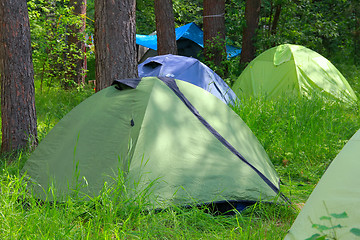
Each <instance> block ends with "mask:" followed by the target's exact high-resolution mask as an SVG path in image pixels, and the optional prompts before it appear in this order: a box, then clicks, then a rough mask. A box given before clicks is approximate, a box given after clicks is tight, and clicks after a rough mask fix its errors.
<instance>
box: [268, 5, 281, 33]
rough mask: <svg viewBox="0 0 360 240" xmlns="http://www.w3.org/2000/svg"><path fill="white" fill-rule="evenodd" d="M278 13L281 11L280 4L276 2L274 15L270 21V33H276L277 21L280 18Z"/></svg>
mask: <svg viewBox="0 0 360 240" xmlns="http://www.w3.org/2000/svg"><path fill="white" fill-rule="evenodd" d="M280 13H281V4H278V5H276V6H275V16H274V20H273V22H272V25H271V30H270V32H271V34H272V35H275V34H276V30H277V25H278V22H279V19H280Z"/></svg>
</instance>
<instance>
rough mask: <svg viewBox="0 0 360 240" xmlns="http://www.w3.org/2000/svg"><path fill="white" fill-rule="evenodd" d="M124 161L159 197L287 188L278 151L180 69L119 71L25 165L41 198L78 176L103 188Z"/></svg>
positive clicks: (183, 199) (86, 186) (88, 186)
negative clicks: (148, 73)
mask: <svg viewBox="0 0 360 240" xmlns="http://www.w3.org/2000/svg"><path fill="white" fill-rule="evenodd" d="M118 169H120V170H121V171H123V172H125V174H126V179H127V181H126V183H127V184H132V183H134V182H136V183H137V188H138V189H139V190H141V189H146V188H147V187H148V186H149V185H152V187H151V193H152V194H151V196H152V197H151V199H150V201H151V203H152V204H153V206H154V207H161V206H166V205H167V204H178V205H188V204H194V203H209V202H217V201H236V202H242V201H244V202H249V201H252V202H254V201H258V200H260V199H261V200H264V201H272V200H273V198H274V197H276V196H277V195H278V193H279V178H278V176H277V173H276V172H275V170H274V168H273V165H272V163H271V161H270V160H269V158H268V156H267V154H266V152H265V151H264V149H263V147H262V146H261V144H260V143H259V142H258V140H257V139H256V137H255V136H254V134H253V133H252V132H251V130H250V129H249V128H248V127H247V125H246V124H245V123H244V122H243V121H242V120H241V118H240V117H239V116H238V115H236V114H235V113H234V112H233V111H232V110H231V108H229V107H228V106H227V105H225V104H224V103H223V102H222V101H221V100H219V99H217V98H216V97H214V96H213V95H211V94H210V93H208V92H207V91H205V90H203V89H201V88H199V87H197V86H194V85H192V84H190V83H187V82H184V81H179V80H174V79H172V78H157V77H146V78H141V79H124V80H119V81H116V82H115V84H114V85H113V86H111V87H108V88H106V89H104V90H102V91H100V92H98V93H96V94H94V95H93V96H91V97H90V98H88V99H87V100H85V101H84V102H82V103H81V104H79V105H78V106H77V107H76V108H74V109H73V110H72V111H71V112H70V113H68V114H67V115H66V116H65V117H64V118H63V119H62V120H61V121H60V122H59V123H58V124H57V125H56V126H55V127H54V128H53V129H52V130H51V131H50V132H49V134H48V135H47V136H46V137H45V138H44V139H43V140H42V142H41V143H40V145H39V146H38V147H37V148H36V150H35V151H34V152H33V153H32V155H31V156H30V158H29V159H28V161H27V162H26V164H25V166H24V168H23V171H24V172H27V176H29V177H30V179H31V181H32V182H33V183H34V185H33V191H34V193H35V194H36V195H37V197H38V198H40V199H49V200H56V201H61V199H63V197H64V196H66V195H69V194H71V192H72V189H76V187H77V186H78V185H79V184H80V185H82V186H83V187H82V188H81V191H82V192H84V194H87V195H89V196H96V195H98V194H99V192H100V191H101V190H102V188H103V186H104V183H105V182H107V184H108V185H111V184H114V180H113V179H116V178H117V173H118ZM74 179H77V180H78V181H79V182H80V183H79V182H77V183H76V182H74ZM154 182H155V184H152V183H154ZM53 186H54V188H53ZM130 187H131V186H129V188H130ZM53 189H55V190H53ZM47 192H54V193H52V194H47ZM54 196H55V197H56V199H54V198H53V197H54Z"/></svg>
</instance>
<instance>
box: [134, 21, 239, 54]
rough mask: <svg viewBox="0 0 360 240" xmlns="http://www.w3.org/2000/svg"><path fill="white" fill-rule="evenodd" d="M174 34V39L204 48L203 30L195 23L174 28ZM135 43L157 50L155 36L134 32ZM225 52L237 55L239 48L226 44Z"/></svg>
mask: <svg viewBox="0 0 360 240" xmlns="http://www.w3.org/2000/svg"><path fill="white" fill-rule="evenodd" d="M175 34H176V40H179V39H180V38H185V39H189V40H191V41H193V42H194V43H196V44H198V45H199V46H200V47H202V48H204V34H203V31H202V30H201V29H200V28H199V27H198V26H197V25H196V24H195V23H188V24H186V25H184V26H181V27H178V28H176V29H175ZM136 44H138V45H142V46H144V47H147V48H150V49H153V50H157V36H156V35H141V34H136ZM226 52H227V57H228V58H232V57H235V56H237V55H239V54H240V53H241V49H239V48H236V47H234V46H230V45H227V46H226Z"/></svg>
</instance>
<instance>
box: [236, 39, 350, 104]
mask: <svg viewBox="0 0 360 240" xmlns="http://www.w3.org/2000/svg"><path fill="white" fill-rule="evenodd" d="M232 89H233V91H234V92H235V94H236V95H237V96H239V97H240V96H244V95H245V96H255V97H258V96H267V97H270V98H272V97H276V96H279V95H283V94H285V95H290V96H301V95H304V96H307V97H312V96H319V97H322V98H325V99H329V100H336V101H340V102H343V103H345V104H353V103H355V102H356V101H357V97H356V95H355V93H354V91H353V90H352V88H351V86H350V85H349V83H348V82H347V81H346V79H345V78H344V76H343V75H342V74H341V73H340V72H339V71H338V70H337V69H336V68H335V66H334V65H333V64H332V63H331V62H330V61H328V60H327V59H326V58H324V57H323V56H321V55H320V54H318V53H316V52H314V51H312V50H310V49H308V48H306V47H303V46H299V45H291V44H284V45H280V46H277V47H274V48H271V49H269V50H267V51H265V52H263V53H262V54H260V55H259V56H258V57H256V58H255V59H254V60H253V61H252V62H250V63H249V65H248V66H247V67H246V68H245V69H244V71H243V72H242V73H241V75H240V76H239V78H238V79H237V80H236V81H235V83H234V85H233V88H232Z"/></svg>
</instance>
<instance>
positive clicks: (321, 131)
mask: <svg viewBox="0 0 360 240" xmlns="http://www.w3.org/2000/svg"><path fill="white" fill-rule="evenodd" d="M358 72H359V71H358ZM350 77H351V76H350ZM355 78H356V77H355V75H353V78H351V80H350V81H349V82H351V83H352V84H355V85H356V84H357V85H356V86H355V87H354V89H358V86H360V84H359V83H357V82H356V81H355V80H356V79H355ZM357 80H358V79H357ZM359 89H360V88H359ZM91 94H92V91H91V89H87V90H83V91H76V90H73V91H63V90H61V89H57V88H52V89H44V90H43V92H42V93H40V92H38V91H37V92H36V106H37V116H38V131H39V136H40V139H42V138H43V137H44V136H45V135H46V134H47V133H48V132H49V131H50V129H51V128H52V127H53V126H54V125H55V124H56V123H57V122H58V121H59V120H60V119H61V118H62V117H63V116H64V115H65V114H66V113H67V112H69V111H70V110H71V109H72V108H73V107H75V106H76V105H77V104H78V103H80V102H81V101H82V100H83V99H85V98H86V97H88V96H90V95H91ZM234 111H235V112H237V113H238V114H239V115H240V116H241V118H242V119H243V120H244V121H245V122H246V123H247V125H248V126H249V127H250V129H251V130H252V131H253V132H254V134H255V135H256V137H257V138H258V139H259V141H260V142H261V144H262V145H263V146H264V148H265V150H266V151H267V153H268V154H269V156H270V158H271V160H272V161H273V164H274V166H275V168H276V170H277V171H278V173H279V175H280V177H281V179H282V182H283V183H284V184H283V185H282V186H281V189H282V191H283V192H284V193H285V195H286V196H288V197H289V198H290V200H291V201H292V202H294V203H304V202H305V201H306V199H307V197H308V196H309V194H310V193H311V191H312V189H313V188H314V186H315V184H316V183H317V182H318V180H319V179H320V177H321V176H322V174H323V173H324V171H325V170H326V168H327V166H328V165H329V164H330V163H331V161H332V160H333V159H334V158H335V156H336V155H337V154H338V152H339V151H340V150H341V149H342V147H343V146H344V145H345V144H346V142H347V141H348V140H349V138H350V137H351V136H352V135H353V134H354V133H355V132H356V131H357V130H358V129H359V128H360V119H359V117H358V116H359V109H358V107H352V108H345V107H343V106H341V105H339V104H334V103H330V102H324V101H322V100H320V99H312V100H309V99H306V98H294V99H289V98H285V97H283V98H279V99H278V100H276V101H275V100H273V101H269V100H268V99H264V98H260V99H243V100H242V104H240V105H239V106H238V107H236V108H234ZM28 155H29V153H28V152H27V151H24V152H21V153H14V154H13V155H11V156H7V157H2V158H0V162H1V165H0V167H1V168H0V171H1V172H0V239H282V238H283V237H284V236H285V235H286V232H287V230H288V229H289V228H290V226H291V224H292V222H293V221H294V220H295V218H296V216H297V214H298V210H294V209H293V208H291V207H289V206H286V205H269V204H260V203H259V204H256V205H255V206H253V207H250V208H249V209H247V210H245V211H244V212H243V213H241V214H237V215H235V216H214V215H211V214H207V213H206V211H205V210H206V209H199V208H192V209H182V208H178V207H176V206H174V207H173V208H170V209H165V210H163V211H161V212H158V213H154V212H144V211H143V209H144V207H145V206H146V194H145V193H144V194H140V195H139V196H138V197H137V198H133V197H131V196H127V195H124V194H121V196H122V197H121V198H118V197H116V196H119V194H118V193H119V192H121V190H122V189H123V185H122V183H121V181H119V185H118V186H116V187H114V188H110V189H106V191H103V193H102V194H101V195H100V196H98V197H97V198H95V199H92V200H91V201H88V202H85V203H84V202H83V201H82V200H81V199H77V198H76V197H73V198H70V197H69V198H68V199H67V201H66V202H64V203H62V204H56V203H55V204H54V203H49V202H45V203H44V202H38V201H37V200H36V199H35V198H34V197H32V195H31V194H30V193H29V192H28V190H27V188H26V184H27V183H26V181H25V179H24V177H23V176H21V175H20V174H19V169H20V168H21V166H22V164H23V163H24V161H26V158H27V157H28ZM9 160H11V163H10V164H6V162H8V161H9Z"/></svg>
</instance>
